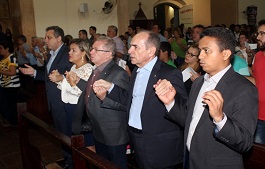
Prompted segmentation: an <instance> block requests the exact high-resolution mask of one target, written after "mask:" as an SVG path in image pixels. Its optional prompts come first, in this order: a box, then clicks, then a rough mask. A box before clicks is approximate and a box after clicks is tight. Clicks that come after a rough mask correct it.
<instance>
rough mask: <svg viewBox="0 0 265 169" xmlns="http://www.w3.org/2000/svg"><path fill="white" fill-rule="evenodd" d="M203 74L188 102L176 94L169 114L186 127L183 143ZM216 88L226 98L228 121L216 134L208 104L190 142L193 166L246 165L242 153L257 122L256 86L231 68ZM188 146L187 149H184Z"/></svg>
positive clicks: (207, 168)
mask: <svg viewBox="0 0 265 169" xmlns="http://www.w3.org/2000/svg"><path fill="white" fill-rule="evenodd" d="M203 82H204V77H203V76H201V77H199V78H198V79H196V80H195V82H194V83H193V86H192V89H191V92H190V98H189V100H188V102H187V105H186V104H184V103H181V100H179V99H178V97H176V100H175V101H176V102H175V103H176V104H175V105H174V107H173V108H172V109H171V110H170V112H169V113H168V115H169V116H170V117H171V118H172V119H174V120H175V121H176V122H177V123H178V124H179V125H181V126H183V127H184V126H185V132H184V144H185V146H186V142H187V136H188V130H189V127H190V122H191V120H192V115H193V109H194V106H195V102H196V99H197V96H198V94H199V91H200V89H201V87H202V85H203ZM215 90H218V91H219V92H221V94H222V97H223V99H224V106H223V112H224V113H225V114H226V116H227V121H226V123H225V125H224V126H223V128H222V129H221V130H220V131H219V132H218V133H217V134H215V133H214V128H215V125H214V124H213V119H212V118H211V117H210V115H209V109H208V108H207V107H206V108H205V110H204V112H203V114H202V116H201V118H200V120H199V123H198V125H197V127H196V129H195V132H194V135H193V137H192V141H191V145H190V153H189V155H190V160H189V162H190V168H191V169H192V168H196V169H213V168H214V169H218V168H220V169H228V168H233V169H234V168H237V169H239V168H242V169H243V168H244V167H243V160H242V156H241V153H243V152H245V151H247V150H249V149H250V148H251V146H252V143H253V135H254V132H255V129H256V123H257V112H258V111H257V109H258V94H257V89H256V87H255V86H254V85H253V84H252V83H250V82H249V81H248V80H247V79H246V78H244V77H243V76H241V75H239V74H237V73H236V72H234V70H233V68H232V67H231V68H230V69H229V70H228V71H227V72H226V73H225V74H224V76H223V77H222V78H221V80H220V81H219V83H218V84H217V86H216V88H215ZM185 149H186V148H185Z"/></svg>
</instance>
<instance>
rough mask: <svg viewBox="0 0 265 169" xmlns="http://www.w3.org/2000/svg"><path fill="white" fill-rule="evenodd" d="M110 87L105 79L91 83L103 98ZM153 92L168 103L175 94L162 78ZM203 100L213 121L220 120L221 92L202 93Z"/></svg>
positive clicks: (173, 98)
mask: <svg viewBox="0 0 265 169" xmlns="http://www.w3.org/2000/svg"><path fill="white" fill-rule="evenodd" d="M111 87H112V84H111V83H110V82H107V81H105V80H102V79H100V80H97V81H95V83H94V84H93V90H94V92H95V93H96V95H97V97H98V98H99V99H101V100H103V99H104V98H105V97H106V95H107V91H108V90H109V89H110V88H111ZM153 87H154V89H155V93H156V95H157V96H158V98H159V99H160V100H161V101H162V102H163V103H164V104H165V105H170V104H171V103H172V102H173V101H174V100H175V96H176V94H177V91H176V89H175V88H174V87H173V85H172V84H171V83H170V81H168V80H166V79H163V80H161V79H160V80H158V81H157V83H156V84H154V85H153ZM202 99H203V102H204V103H205V104H207V105H208V107H209V114H210V116H211V117H212V118H213V119H214V120H215V122H220V121H221V120H222V119H223V118H224V113H223V104H224V99H223V97H222V95H221V93H220V92H219V91H217V90H211V91H207V92H205V93H204V95H203V96H202Z"/></svg>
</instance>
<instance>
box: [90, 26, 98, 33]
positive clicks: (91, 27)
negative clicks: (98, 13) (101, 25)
mask: <svg viewBox="0 0 265 169" xmlns="http://www.w3.org/2000/svg"><path fill="white" fill-rule="evenodd" d="M89 28H90V29H93V30H94V31H95V32H97V28H96V27H95V26H90V27H89Z"/></svg>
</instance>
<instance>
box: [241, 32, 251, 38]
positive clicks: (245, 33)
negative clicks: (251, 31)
mask: <svg viewBox="0 0 265 169" xmlns="http://www.w3.org/2000/svg"><path fill="white" fill-rule="evenodd" d="M241 35H244V36H245V37H246V38H247V39H249V35H248V33H247V32H245V31H241V32H240V33H239V37H240V36H241Z"/></svg>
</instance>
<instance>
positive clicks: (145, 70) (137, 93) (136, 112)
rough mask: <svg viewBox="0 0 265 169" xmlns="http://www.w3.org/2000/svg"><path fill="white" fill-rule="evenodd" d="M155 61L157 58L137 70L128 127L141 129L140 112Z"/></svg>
mask: <svg viewBox="0 0 265 169" xmlns="http://www.w3.org/2000/svg"><path fill="white" fill-rule="evenodd" d="M156 61H157V57H155V58H154V59H153V60H151V61H150V62H149V63H147V64H146V65H145V66H144V67H142V68H138V69H137V71H136V72H137V75H136V79H135V82H134V88H133V93H132V104H131V108H130V113H129V122H128V123H129V126H131V127H134V128H137V129H140V130H141V129H142V122H141V112H142V107H143V102H144V96H145V91H146V87H147V83H148V80H149V77H150V74H151V72H152V70H153V67H154V65H155V63H156Z"/></svg>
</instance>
